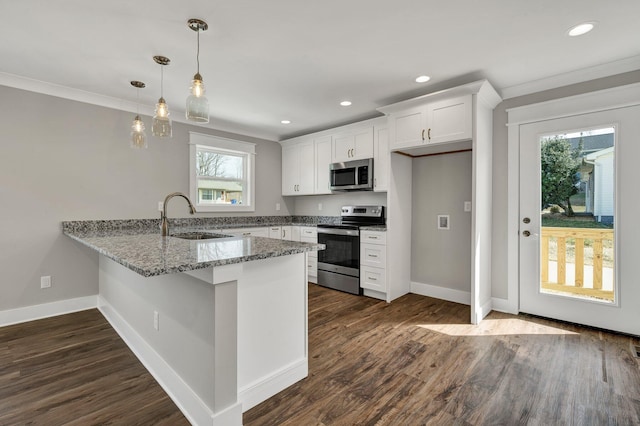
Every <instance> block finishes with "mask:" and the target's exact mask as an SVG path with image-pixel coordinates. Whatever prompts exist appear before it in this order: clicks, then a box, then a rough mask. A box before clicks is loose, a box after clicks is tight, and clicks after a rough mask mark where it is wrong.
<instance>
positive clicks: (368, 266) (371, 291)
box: [360, 231, 387, 300]
mask: <svg viewBox="0 0 640 426" xmlns="http://www.w3.org/2000/svg"><path fill="white" fill-rule="evenodd" d="M386 236H387V234H386V232H381V231H361V232H360V287H362V289H363V293H364V295H365V296H369V297H375V298H376V299H381V300H386V299H387V238H386Z"/></svg>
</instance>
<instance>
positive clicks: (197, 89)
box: [186, 19, 209, 123]
mask: <svg viewBox="0 0 640 426" xmlns="http://www.w3.org/2000/svg"><path fill="white" fill-rule="evenodd" d="M187 25H188V26H189V28H191V29H192V30H193V31H195V32H196V33H197V38H198V47H197V53H196V64H197V71H196V74H195V75H194V76H193V81H192V83H191V88H190V90H191V94H190V95H189V97H187V109H186V116H187V120H191V121H196V122H198V123H208V122H209V100H208V99H207V97H206V96H205V95H204V92H205V87H204V82H203V81H202V76H201V75H200V31H207V29H208V28H209V25H207V23H206V22H204V21H203V20H201V19H189V21H187Z"/></svg>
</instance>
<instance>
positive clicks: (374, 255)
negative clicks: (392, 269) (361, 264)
mask: <svg viewBox="0 0 640 426" xmlns="http://www.w3.org/2000/svg"><path fill="white" fill-rule="evenodd" d="M369 257H378V255H377V254H369Z"/></svg>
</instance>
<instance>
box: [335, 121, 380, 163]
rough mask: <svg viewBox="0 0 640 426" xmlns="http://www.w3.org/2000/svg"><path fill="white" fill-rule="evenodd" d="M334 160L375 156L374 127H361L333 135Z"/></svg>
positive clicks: (341, 160) (336, 161) (337, 161)
mask: <svg viewBox="0 0 640 426" xmlns="http://www.w3.org/2000/svg"><path fill="white" fill-rule="evenodd" d="M331 144H332V149H333V155H332V158H333V162H334V163H340V162H343V161H350V160H361V159H364V158H373V127H371V126H367V127H360V128H354V129H350V130H347V131H345V132H342V133H338V134H335V135H333V136H332V137H331Z"/></svg>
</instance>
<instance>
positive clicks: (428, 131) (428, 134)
mask: <svg viewBox="0 0 640 426" xmlns="http://www.w3.org/2000/svg"><path fill="white" fill-rule="evenodd" d="M427 137H428V138H429V140H431V128H429V130H427Z"/></svg>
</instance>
